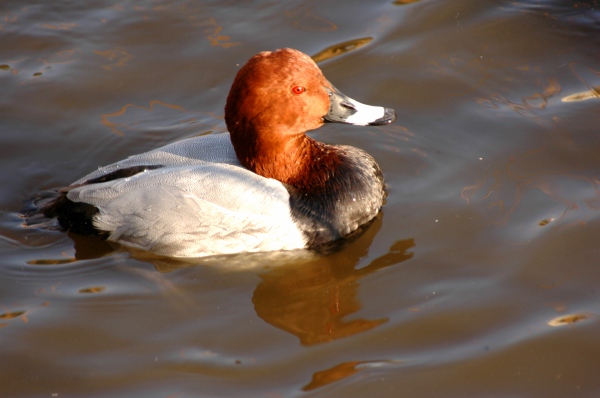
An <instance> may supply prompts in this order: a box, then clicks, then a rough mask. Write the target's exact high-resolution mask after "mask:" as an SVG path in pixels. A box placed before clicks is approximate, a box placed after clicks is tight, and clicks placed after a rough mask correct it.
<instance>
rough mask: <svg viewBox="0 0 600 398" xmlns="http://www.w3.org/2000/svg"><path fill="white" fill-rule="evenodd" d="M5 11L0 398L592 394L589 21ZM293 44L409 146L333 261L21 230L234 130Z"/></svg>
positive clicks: (309, 4) (265, 8)
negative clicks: (50, 210)
mask: <svg viewBox="0 0 600 398" xmlns="http://www.w3.org/2000/svg"><path fill="white" fill-rule="evenodd" d="M27 3H28V4H27V5H24V4H23V2H20V1H7V2H4V3H3V4H2V5H1V6H0V37H1V40H0V87H2V89H1V90H0V114H1V118H0V162H1V163H0V164H1V165H2V166H1V168H0V181H1V183H2V187H3V189H2V190H1V191H0V253H1V258H2V260H1V261H0V341H1V342H2V344H1V345H0V347H1V348H0V364H2V372H1V373H0V385H1V386H2V396H7V397H8V396H10V397H52V396H58V397H106V396H126V397H198V396H201V397H217V396H223V397H225V396H226V397H232V396H240V397H248V396H252V397H278V396H285V397H287V396H294V397H298V396H308V397H313V396H315V397H319V396H323V397H365V396H389V397H397V396H409V397H440V396H443V397H474V396H477V397H484V396H485V397H492V396H493V397H567V396H568V397H595V396H598V395H599V394H600V381H599V380H600V379H599V376H600V345H599V343H598V335H599V333H600V322H599V321H600V319H599V317H600V304H599V303H600V300H599V299H600V297H599V294H600V291H599V288H598V281H599V280H600V268H599V266H598V264H599V262H598V259H599V258H600V256H599V255H600V211H599V210H600V156H598V153H599V149H600V134H598V126H600V98H599V91H598V90H599V87H600V63H599V60H600V4H598V1H592V0H587V1H577V2H564V1H542V0H538V1H534V0H532V1H495V2H491V1H490V2H488V1H477V2H475V1H467V0H421V1H390V0H387V1H369V2H354V3H350V2H334V1H328V2H317V1H306V0H304V1H300V0H298V1H288V2H269V1H257V2H249V1H247V2H237V1H218V2H217V1H212V2H211V1H202V2H197V1H174V0H173V1H169V0H156V1H135V2H134V1H129V2H128V1H124V2H119V3H115V2H112V1H102V0H99V1H95V2H74V3H73V2H47V1H37V2H35V1H29V2H27ZM281 47H294V48H297V49H299V50H302V51H304V52H306V53H308V54H310V55H312V56H314V57H315V59H316V60H317V61H318V62H319V66H320V67H321V68H322V69H323V71H324V73H325V75H326V76H327V77H328V79H329V80H330V81H332V83H333V84H335V85H336V86H337V87H338V88H339V89H340V90H342V91H343V92H344V93H346V94H348V95H349V96H351V97H353V98H355V99H357V100H359V101H362V102H365V103H369V104H379V105H384V106H388V107H392V108H394V109H396V111H397V114H398V120H397V121H396V123H394V124H392V125H389V126H383V127H368V128H352V127H348V126H343V125H327V126H325V127H323V128H321V129H319V130H318V131H315V132H312V133H311V136H313V137H314V138H316V139H319V140H322V141H325V142H330V143H343V144H349V145H355V146H357V147H360V148H363V149H365V150H366V151H368V152H369V153H370V154H371V155H373V157H374V158H375V159H377V161H378V163H379V164H380V165H381V168H382V169H383V171H384V174H385V179H386V184H387V191H388V198H387V203H386V204H385V206H384V208H383V211H382V213H381V214H380V216H379V217H378V218H377V219H376V220H375V221H374V222H373V223H372V224H370V225H369V226H368V228H366V229H365V231H364V233H363V234H361V235H360V236H358V237H356V238H354V239H353V240H351V241H350V242H348V243H347V244H346V245H344V246H343V247H341V248H339V249H338V250H337V251H333V252H331V253H321V254H319V253H307V252H302V251H300V252H290V253H261V254H252V255H248V254H240V255H236V256H226V257H217V258H209V259H204V260H201V261H200V260H198V261H188V262H180V261H174V260H169V259H162V258H156V257H153V256H151V255H148V254H146V253H139V252H131V251H128V250H124V249H123V248H120V247H116V246H111V245H108V244H102V243H99V242H98V241H95V240H92V239H86V238H82V237H77V236H74V235H71V236H69V235H67V234H64V233H60V232H53V231H41V230H31V229H23V228H22V227H21V220H20V218H19V217H18V211H19V209H20V207H21V203H22V201H23V200H25V199H27V198H29V197H31V196H32V195H33V194H35V192H37V191H39V190H43V189H47V188H51V187H56V186H61V185H66V184H69V183H70V182H72V181H74V180H76V179H78V178H79V177H81V176H82V175H84V174H87V173H88V172H90V171H91V170H93V169H95V168H98V167H101V166H103V165H106V164H109V163H111V162H114V161H117V160H120V159H122V158H124V157H126V156H128V155H131V154H135V153H140V152H142V151H146V150H150V149H153V148H155V147H158V146H160V145H163V144H166V143H169V142H172V141H174V140H177V139H181V138H185V137H190V136H193V135H197V134H215V133H219V132H223V131H225V127H224V123H223V106H224V103H225V99H226V96H227V91H228V89H229V86H230V84H231V82H232V80H233V77H234V76H235V73H236V71H237V70H238V69H239V67H240V65H242V64H243V63H244V62H245V61H246V60H247V59H248V58H249V57H250V56H251V55H253V54H254V53H256V52H258V51H262V50H272V49H275V48H281Z"/></svg>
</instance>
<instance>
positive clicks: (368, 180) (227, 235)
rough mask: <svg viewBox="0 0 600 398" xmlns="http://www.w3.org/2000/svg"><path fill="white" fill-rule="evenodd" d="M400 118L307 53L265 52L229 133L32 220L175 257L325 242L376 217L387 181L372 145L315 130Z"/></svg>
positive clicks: (64, 196) (74, 196)
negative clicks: (348, 91)
mask: <svg viewBox="0 0 600 398" xmlns="http://www.w3.org/2000/svg"><path fill="white" fill-rule="evenodd" d="M395 118H396V114H395V112H394V110H392V109H389V108H384V107H378V106H369V105H364V104H361V103H360V102H357V101H355V100H353V99H351V98H349V97H347V96H345V95H343V94H342V93H341V92H340V91H339V90H337V89H336V88H335V87H334V86H333V85H332V84H331V83H330V82H329V81H328V80H327V79H326V78H325V77H324V76H323V74H322V72H321V70H320V69H319V67H318V66H317V65H316V64H315V62H313V60H312V59H311V58H310V57H309V56H308V55H306V54H304V53H302V52H300V51H297V50H293V49H289V48H284V49H280V50H277V51H272V52H269V51H266V52H261V53H259V54H256V55H255V56H253V57H252V58H250V60H249V61H248V62H247V63H246V64H245V65H244V66H243V67H242V68H241V69H240V70H239V72H238V73H237V76H236V77H235V80H234V81H233V84H232V87H231V90H230V92H229V95H228V97H227V103H226V105H225V122H226V124H227V128H228V130H229V133H224V134H213V135H204V136H199V137H193V138H188V139H184V140H181V141H178V142H175V143H172V144H169V145H166V146H163V147H161V148H158V149H155V150H152V151H149V152H146V153H142V154H139V155H134V156H131V157H129V158H127V159H125V160H122V161H120V162H117V163H114V164H111V165H109V166H106V167H103V168H100V169H98V170H96V171H94V172H92V173H90V174H88V175H86V176H85V177H82V178H81V179H79V180H77V181H75V182H74V183H72V184H71V185H69V186H67V187H64V188H60V189H58V190H55V191H53V193H51V194H49V195H45V196H44V197H43V198H37V199H35V200H34V201H33V204H34V207H33V208H32V209H31V208H30V209H29V210H28V211H25V212H24V215H23V216H24V217H25V218H26V221H25V223H24V224H25V225H28V226H35V225H39V224H40V220H42V219H45V220H47V219H55V220H57V221H58V225H59V226H60V228H61V229H64V230H68V231H71V232H74V233H77V234H83V235H95V236H98V237H101V238H103V239H107V240H109V241H113V242H117V243H120V244H123V245H126V246H132V247H135V248H139V249H142V250H146V251H151V252H154V253H156V254H159V255H165V256H171V257H201V256H209V255H217V254H229V253H238V252H256V251H273V250H290V249H300V248H308V249H311V248H317V247H319V246H321V245H323V244H325V243H328V242H332V241H335V240H337V239H340V238H343V237H344V236H346V235H348V234H350V233H351V232H353V231H355V230H356V229H357V228H358V227H360V226H361V225H363V224H365V223H367V222H368V221H370V220H371V219H373V218H374V217H375V216H376V215H377V213H378V212H379V210H380V208H381V206H382V203H383V200H384V196H385V193H384V183H383V176H382V172H381V170H380V168H379V166H378V165H377V163H376V162H375V160H373V158H372V157H371V156H370V155H369V154H367V153H366V152H365V151H363V150H361V149H358V148H354V147H352V146H345V145H329V144H325V143H322V142H318V141H316V140H314V139H313V138H311V137H309V136H307V135H306V134H305V132H306V131H308V130H313V129H316V128H318V127H320V126H321V125H322V124H323V123H324V122H339V123H346V124H353V125H359V126H366V125H385V124H388V123H391V122H392V121H394V120H395Z"/></svg>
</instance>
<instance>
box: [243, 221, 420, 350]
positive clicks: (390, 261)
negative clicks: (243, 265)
mask: <svg viewBox="0 0 600 398" xmlns="http://www.w3.org/2000/svg"><path fill="white" fill-rule="evenodd" d="M379 223H380V222H379V221H378V222H377V224H379ZM375 227H376V225H372V226H371V228H370V230H369V231H367V233H365V234H364V235H363V236H361V238H359V239H358V240H357V241H356V242H355V243H354V244H353V250H352V251H351V252H348V251H343V252H340V253H336V254H333V255H330V256H327V257H325V258H323V259H320V261H318V262H311V263H307V264H301V265H298V264H294V266H293V267H286V266H282V267H279V268H275V269H273V270H271V271H269V272H267V273H265V274H263V275H261V279H262V281H261V282H260V283H259V284H258V286H257V287H256V290H255V291H254V295H253V296H252V302H253V303H254V309H255V310H256V313H257V315H258V316H259V317H261V318H262V319H263V320H264V321H266V322H268V323H270V324H271V325H273V326H275V327H277V328H280V329H282V330H285V331H286V332H288V333H291V334H293V335H295V336H297V337H298V338H299V339H300V342H301V343H302V344H303V345H312V344H319V343H324V342H329V341H333V340H336V339H339V338H342V337H348V336H352V335H354V334H357V333H361V332H364V331H367V330H369V329H372V328H374V327H377V326H379V325H381V324H383V323H385V322H386V321H387V318H380V319H365V318H358V319H356V318H354V319H348V317H350V316H351V315H352V314H354V313H355V312H357V311H358V310H360V309H361V303H360V301H359V299H358V290H359V287H360V285H359V281H360V280H361V278H363V277H365V276H366V275H369V274H371V273H373V272H376V271H378V270H380V269H382V268H385V267H390V266H393V265H398V264H399V263H401V262H403V261H406V260H408V259H410V258H411V257H412V256H413V253H412V252H409V250H410V249H412V248H413V247H414V246H415V243H414V240H412V239H408V240H403V241H399V242H396V243H395V244H394V245H393V246H392V247H391V248H390V250H389V251H388V253H386V254H384V255H382V256H380V257H377V258H375V259H373V260H372V261H371V262H369V263H368V264H367V265H365V266H363V267H361V268H359V269H357V268H356V266H357V264H358V262H359V260H360V259H361V258H362V257H364V256H366V255H367V252H368V250H369V247H370V243H371V241H370V239H369V238H372V237H373V236H374V233H375V232H376V231H375ZM349 253H350V255H349Z"/></svg>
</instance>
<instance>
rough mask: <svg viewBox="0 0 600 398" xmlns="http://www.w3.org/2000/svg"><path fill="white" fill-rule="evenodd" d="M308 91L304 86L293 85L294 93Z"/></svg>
mask: <svg viewBox="0 0 600 398" xmlns="http://www.w3.org/2000/svg"><path fill="white" fill-rule="evenodd" d="M305 91H306V88H304V86H294V87H292V93H294V94H298V95H299V94H302V93H303V92H305Z"/></svg>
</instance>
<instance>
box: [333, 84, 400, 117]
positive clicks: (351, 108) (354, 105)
mask: <svg viewBox="0 0 600 398" xmlns="http://www.w3.org/2000/svg"><path fill="white" fill-rule="evenodd" d="M325 89H326V90H327V93H328V94H329V112H328V113H327V115H325V116H323V120H325V121H326V122H335V123H345V124H353V125H356V126H381V125H384V124H389V123H391V122H393V121H394V120H396V111H394V110H393V109H391V108H384V107H382V106H371V105H365V104H362V103H360V102H358V101H356V100H353V99H352V98H350V97H348V96H346V95H344V94H342V93H341V92H340V91H339V90H338V89H336V88H335V87H333V86H331V88H329V87H326V88H325Z"/></svg>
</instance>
